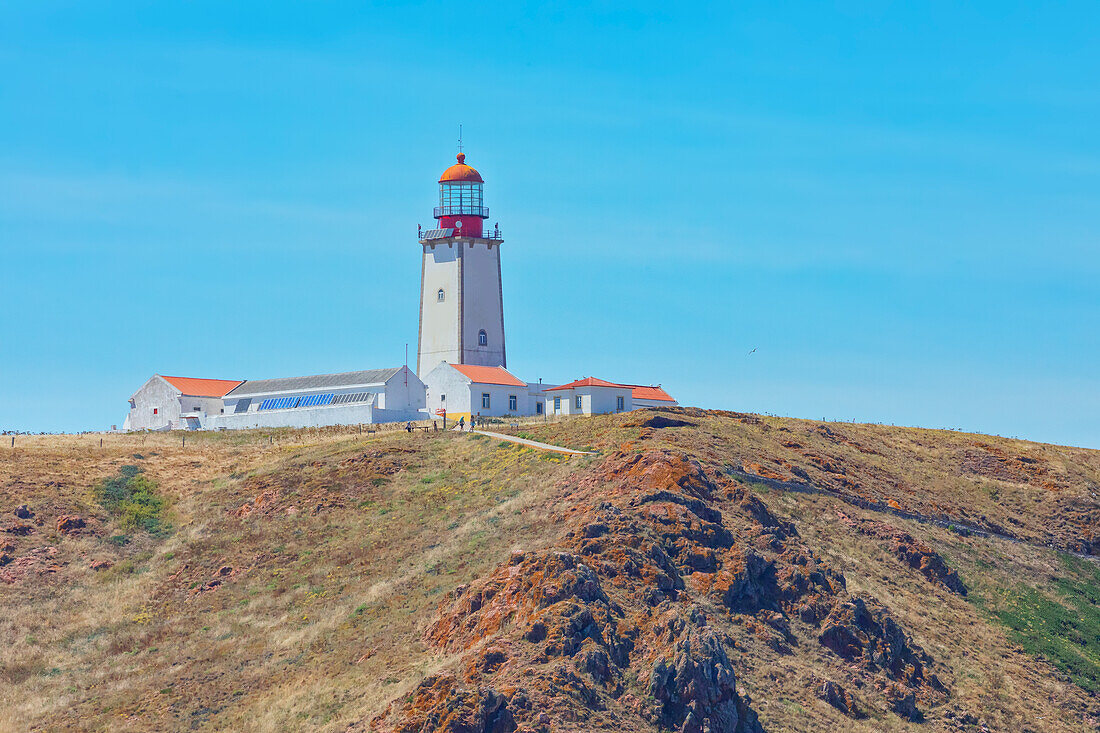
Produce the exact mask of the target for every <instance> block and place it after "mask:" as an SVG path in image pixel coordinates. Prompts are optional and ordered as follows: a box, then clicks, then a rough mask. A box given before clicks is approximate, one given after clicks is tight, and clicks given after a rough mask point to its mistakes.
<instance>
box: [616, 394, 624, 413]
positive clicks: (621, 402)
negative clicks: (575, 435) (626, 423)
mask: <svg viewBox="0 0 1100 733" xmlns="http://www.w3.org/2000/svg"><path fill="white" fill-rule="evenodd" d="M625 402H626V400H625V398H623V397H616V398H615V409H616V410H619V411H620V412H621V411H622V410H623V407H624V403H625Z"/></svg>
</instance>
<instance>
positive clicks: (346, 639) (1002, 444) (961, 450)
mask: <svg viewBox="0 0 1100 733" xmlns="http://www.w3.org/2000/svg"><path fill="white" fill-rule="evenodd" d="M637 417H638V416H637V414H633V415H626V416H607V417H601V418H591V419H572V420H563V421H559V422H556V423H552V422H538V421H525V422H524V423H523V424H522V425H520V426H519V427H518V428H515V429H510V428H508V427H507V426H503V427H502V426H493V429H496V430H501V429H503V430H504V431H508V432H513V433H524V434H527V435H530V436H531V437H533V438H535V439H537V440H543V441H546V442H550V443H555V444H558V445H563V446H566V447H570V448H575V449H585V450H592V449H594V450H596V451H598V452H599V453H601V454H603V455H607V454H610V453H612V452H616V451H620V450H626V451H628V452H629V451H635V450H644V449H650V448H654V447H660V448H667V449H670V450H673V451H675V452H682V453H686V454H690V455H691V456H694V457H696V458H698V460H700V461H701V462H703V463H704V464H705V465H707V466H708V467H710V468H711V470H714V471H716V472H721V471H722V470H724V468H725V467H735V468H741V467H742V466H745V465H747V464H759V465H761V466H763V467H764V468H767V469H769V470H774V471H775V472H777V473H778V474H781V475H785V476H786V475H791V471H792V470H793V469H795V468H797V469H799V470H802V471H804V472H805V473H806V474H807V475H808V476H809V477H810V479H811V480H812V481H815V482H832V483H829V485H830V486H835V487H837V488H838V490H839V491H841V492H843V491H847V492H849V498H852V497H862V498H866V499H873V500H881V501H887V500H892V501H894V502H897V503H898V504H899V506H903V507H905V508H907V509H912V510H914V511H920V512H924V513H929V514H936V513H940V514H948V515H955V514H958V515H959V516H965V517H966V518H968V519H970V520H973V521H981V518H983V517H984V518H985V519H986V520H987V521H991V522H995V523H997V524H998V525H1000V526H1003V527H1005V528H1006V529H1008V530H1011V531H1012V532H1013V533H1015V534H1017V535H1019V536H1020V537H1022V538H1024V539H1027V540H1032V541H1035V542H1036V543H1038V544H1042V543H1043V542H1045V541H1048V540H1051V539H1053V540H1058V541H1061V540H1062V539H1065V538H1067V537H1070V536H1071V535H1072V534H1073V532H1080V531H1081V529H1082V527H1084V528H1087V527H1088V526H1089V523H1090V522H1092V521H1093V519H1092V517H1094V516H1095V514H1090V513H1089V512H1090V511H1093V510H1094V509H1095V508H1096V506H1097V504H1096V497H1095V494H1096V493H1097V491H1098V488H1097V487H1100V453H1097V452H1096V451H1086V450H1081V449H1074V448H1064V447H1059V446H1049V445H1041V444H1035V443H1025V442H1020V441H1009V440H1005V439H998V438H989V437H985V436H973V435H966V434H961V433H951V432H945V431H929V430H919V429H905V428H887V427H882V426H875V425H849V424H843V425H829V426H827V427H828V428H829V431H822V430H821V426H820V424H818V423H813V422H807V421H798V420H787V419H782V418H759V417H755V416H738V415H731V414H726V415H723V414H714V413H708V414H705V415H704V414H689V415H684V416H682V417H683V418H684V419H688V420H690V421H692V422H693V423H696V425H695V426H693V427H677V428H666V429H651V428H645V427H641V426H639V425H637V424H636V423H637ZM101 437H103V438H104V445H103V447H102V448H101V447H100V445H99V440H100V438H101ZM792 445H797V446H798V447H791V446H792ZM983 446H985V447H983ZM991 451H993V452H992V453H991ZM997 452H1001V453H1003V454H1004V455H1007V456H1010V457H1024V458H1027V459H1029V460H1033V461H1035V463H1034V464H1033V463H1027V462H1024V463H1018V462H1012V461H1008V462H1007V463H1006V462H1005V460H1004V459H1001V458H996V457H994V458H992V459H987V458H983V456H987V455H995V456H996V455H999V453H997ZM814 456H816V457H817V460H819V461H825V462H832V463H834V464H836V465H838V466H841V467H842V468H843V470H844V474H842V475H843V476H844V477H845V479H846V480H848V481H850V482H851V483H852V484H854V486H853V487H848V488H845V487H844V486H843V485H842V484H839V483H837V481H838V480H839V479H838V476H840V474H831V473H829V472H827V471H823V470H822V469H821V468H820V465H819V464H818V463H815V462H814V460H815V459H814V458H813V457H814ZM599 460H600V458H599V456H595V457H575V458H566V457H564V456H560V455H551V454H546V453H541V452H538V451H535V450H532V449H528V448H522V447H519V446H515V445H510V444H504V445H502V444H501V443H500V441H497V440H491V439H479V438H478V437H476V436H470V435H459V434H454V433H446V434H443V433H430V434H417V435H413V436H411V437H410V436H408V435H407V434H406V433H404V432H395V431H390V432H382V433H378V434H373V435H368V434H363V435H360V434H359V433H358V431H357V430H355V429H352V430H346V429H320V430H308V431H291V430H279V431H266V432H259V431H246V432H238V433H222V434H188V435H187V445H186V447H184V446H183V445H182V436H181V435H180V434H150V435H130V436H118V435H108V436H99V435H82V436H20V437H18V438H17V441H16V449H15V450H14V451H12V450H11V449H10V448H8V447H6V446H5V447H4V448H3V451H2V453H0V485H2V486H3V496H4V497H5V498H4V502H3V504H0V512H2V513H3V515H2V518H0V527H6V526H8V525H10V524H12V523H13V522H15V521H16V520H15V517H14V515H13V514H12V513H11V512H12V509H14V508H15V506H17V505H19V504H24V503H25V504H27V505H28V506H29V507H30V508H31V509H32V510H33V511H34V512H35V514H36V520H41V525H38V524H37V523H34V522H32V524H34V527H33V532H32V533H31V534H29V535H26V536H21V535H12V534H10V533H0V545H3V544H10V545H11V546H12V548H11V549H10V550H9V551H6V552H7V554H8V555H10V556H11V557H13V558H15V559H17V560H18V559H19V558H31V559H32V560H33V562H30V563H29V564H27V567H29V571H27V572H26V573H25V574H24V575H21V576H19V577H18V578H17V579H15V580H14V582H11V583H8V584H5V583H0V642H2V644H3V650H2V651H0V729H3V730H13V731H16V730H18V731H22V730H60V729H78V730H100V729H111V730H176V729H190V728H209V729H228V730H257V731H260V730H271V731H274V730H343V729H345V728H347V727H348V726H349V725H350V724H354V723H363V722H364V721H369V720H370V719H371V718H372V717H373V716H374V715H376V714H377V713H379V712H381V711H382V710H383V709H384V708H385V707H386V705H388V704H389V703H390V702H391V701H393V700H395V699H397V698H399V697H400V696H402V695H404V694H406V693H407V692H409V691H410V690H411V689H412V688H413V687H414V686H415V685H416V684H417V683H418V682H419V681H420V680H421V679H423V677H425V676H426V675H428V674H431V673H432V672H434V671H437V670H439V669H443V668H446V667H447V666H448V664H450V663H451V660H450V659H449V658H447V657H445V656H441V655H440V654H439V653H438V652H437V651H436V650H433V649H429V648H426V647H425V645H424V644H423V643H422V641H421V637H420V634H421V630H422V628H423V626H424V624H425V623H427V622H428V621H430V620H431V618H432V617H433V615H434V612H435V608H436V606H437V604H438V603H439V601H440V599H441V598H442V597H443V595H444V594H445V593H446V592H447V591H449V590H451V589H452V588H454V587H455V586H457V585H459V584H463V583H468V582H470V581H472V580H474V579H475V578H478V577H481V576H483V575H485V574H486V573H487V572H488V571H489V570H490V569H491V568H492V567H494V566H495V565H496V564H497V563H499V562H500V561H501V560H502V559H503V558H505V557H506V556H507V554H508V553H509V552H510V551H511V550H513V549H532V548H535V547H539V546H541V545H545V544H548V543H550V542H552V541H553V540H554V539H555V538H556V536H557V532H558V526H559V524H558V522H559V520H560V517H561V514H562V512H563V511H564V509H565V508H567V506H568V504H569V497H568V496H567V495H564V494H563V493H562V491H563V490H562V489H561V488H560V486H561V479H563V478H564V477H565V476H566V475H568V474H569V473H571V472H574V471H583V470H585V469H586V468H587V467H588V466H591V465H593V464H594V463H596V462H598V461H599ZM983 461H984V462H983ZM127 464H134V465H139V466H141V468H142V469H143V471H144V472H145V475H147V476H149V477H150V478H151V479H153V480H154V481H156V483H157V486H158V491H159V492H160V493H161V494H162V495H163V496H165V497H166V498H167V499H168V508H167V513H166V517H167V521H169V522H170V524H171V526H172V529H171V531H170V532H169V533H168V534H167V535H166V536H163V537H158V536H153V535H150V534H148V533H143V532H134V531H129V532H123V531H122V528H121V527H120V526H119V524H118V520H117V519H116V518H115V517H113V516H112V515H110V514H108V513H107V512H106V511H105V510H104V509H103V507H102V506H100V505H99V503H97V502H96V501H95V498H94V496H93V493H92V487H93V485H94V483H95V482H96V481H97V480H99V479H102V478H104V477H107V476H111V475H114V474H115V473H116V472H117V471H118V470H119V468H120V467H121V466H124V465H127ZM1033 465H1038V466H1040V467H1041V471H1040V473H1037V474H1013V473H1012V471H1013V470H1016V469H1017V467H1019V466H1023V467H1024V468H1021V469H1020V470H1024V469H1027V470H1038V469H1030V468H1028V467H1030V466H1033ZM1006 466H1007V468H1006ZM983 471H984V473H983ZM998 472H1000V473H999V474H998ZM1044 484H1045V485H1044ZM761 496H762V498H764V499H765V501H766V502H767V503H768V504H769V506H770V507H771V508H772V509H773V510H774V511H776V512H777V513H780V514H783V515H785V516H787V517H789V518H790V519H792V520H793V521H795V522H796V524H797V526H798V529H799V532H800V533H801V535H802V537H803V539H804V541H805V542H806V543H807V544H808V545H810V546H811V547H813V548H814V551H815V552H817V553H818V554H820V555H823V556H825V557H827V558H828V559H829V561H830V562H832V563H834V564H835V565H836V566H837V567H838V568H840V569H841V570H843V572H844V574H845V576H846V578H847V580H848V583H849V587H850V588H852V589H856V590H863V591H866V592H868V593H870V594H872V595H874V596H876V597H877V598H879V599H880V600H881V601H882V602H883V603H885V604H886V605H887V606H888V607H889V608H890V610H891V612H892V613H893V614H894V616H895V617H896V618H898V620H899V621H900V622H901V623H902V624H903V625H904V626H905V627H906V629H908V630H909V631H910V633H911V634H912V635H913V636H914V638H915V639H916V640H917V642H918V643H920V644H921V645H922V646H924V648H925V649H926V650H927V651H928V652H929V653H930V654H932V656H933V657H934V658H935V659H936V660H937V667H936V670H935V671H936V673H937V674H939V675H940V676H941V677H942V678H943V679H944V680H945V681H948V682H949V684H950V685H951V686H952V689H953V694H952V698H951V699H950V700H949V702H948V703H947V704H946V705H945V706H944V708H943V709H942V710H938V711H932V713H931V714H930V719H929V723H927V724H925V725H924V727H923V728H922V727H921V726H918V725H916V724H910V723H905V722H902V721H901V720H900V719H899V718H898V717H897V716H894V715H891V714H886V713H885V712H882V711H874V710H871V711H869V712H870V713H871V714H870V716H869V717H868V718H867V719H864V720H862V721H850V720H848V719H846V718H844V717H843V716H841V715H840V714H839V713H838V712H837V711H835V710H833V709H832V708H830V707H829V706H827V705H826V704H825V703H823V702H821V701H819V700H817V699H816V698H815V697H814V696H813V694H812V692H811V691H810V689H809V688H808V687H807V683H806V680H807V679H809V678H810V677H811V676H813V675H817V676H825V677H828V676H830V675H834V674H835V675H836V676H837V677H840V676H841V675H842V674H843V669H842V667H841V666H840V665H839V662H838V660H837V658H836V657H833V656H831V655H830V654H829V653H828V652H827V651H825V650H824V649H821V648H800V649H798V650H796V653H795V654H791V655H780V654H777V653H773V652H771V651H770V650H768V649H767V648H761V647H758V646H752V644H751V640H748V639H746V640H744V641H745V647H744V649H743V651H742V652H741V653H739V655H738V657H737V660H736V663H737V664H738V665H739V676H740V679H741V683H742V684H744V685H745V687H746V688H747V689H748V690H749V691H750V693H751V695H752V697H753V700H754V703H753V706H754V708H755V709H756V710H757V711H758V712H759V713H760V716H761V719H762V721H763V722H764V724H765V728H766V729H767V730H769V731H782V730H790V731H796V730H811V729H812V730H835V729H839V728H846V729H850V730H852V731H888V730H910V729H912V730H922V729H928V726H929V725H930V726H931V727H932V729H938V728H939V727H941V726H942V725H944V722H943V721H944V717H943V713H945V712H946V711H947V710H957V711H971V712H975V713H978V714H980V715H981V716H982V717H983V718H984V719H985V721H986V722H987V723H988V724H989V725H990V727H991V729H993V730H1034V731H1040V730H1042V731H1077V730H1087V729H1088V724H1087V722H1086V721H1087V717H1086V716H1087V715H1090V714H1092V715H1095V714H1096V712H1095V711H1096V701H1095V699H1092V698H1090V697H1089V695H1088V694H1086V693H1084V692H1083V691H1082V690H1081V689H1080V688H1078V687H1076V686H1075V685H1073V684H1071V683H1070V682H1068V680H1067V678H1066V677H1065V676H1064V675H1063V674H1061V673H1059V672H1058V671H1057V670H1056V669H1055V668H1054V667H1053V666H1052V665H1050V664H1048V663H1047V662H1045V661H1043V659H1041V658H1039V657H1036V656H1032V655H1030V654H1028V653H1026V652H1024V651H1023V649H1022V648H1021V647H1020V646H1019V645H1018V644H1016V643H1014V642H1012V641H1010V640H1009V638H1008V632H1007V630H1006V629H1005V627H1004V626H1003V625H1001V624H1000V623H998V622H997V621H996V619H995V618H994V617H993V616H992V615H991V612H990V610H989V606H982V605H981V603H979V602H976V601H979V600H981V599H986V600H987V601H989V602H992V601H993V600H995V599H996V597H997V592H998V591H999V590H1001V589H1004V588H1007V587H1011V586H1013V585H1014V584H1019V583H1028V584H1031V585H1032V586H1034V587H1036V588H1039V589H1041V590H1043V591H1044V592H1050V593H1054V592H1055V591H1056V590H1057V589H1056V587H1055V582H1054V580H1052V579H1057V578H1059V577H1063V576H1064V575H1065V572H1066V570H1065V564H1064V563H1063V562H1061V561H1060V560H1059V559H1058V556H1057V553H1056V552H1055V551H1054V550H1051V549H1039V548H1036V547H1034V546H1032V545H1026V544H1017V543H1012V542H1007V541H1003V540H996V539H984V538H980V537H976V536H970V537H965V536H962V535H959V534H957V533H955V532H951V531H948V530H946V529H941V528H939V527H936V526H933V525H927V524H918V523H916V522H910V521H906V520H902V519H899V518H896V517H889V516H883V515H881V514H878V513H875V512H863V511H861V510H858V509H854V508H853V507H852V506H850V505H849V504H847V503H845V502H844V501H843V500H842V499H839V498H831V497H823V496H812V495H804V494H790V493H783V492H780V491H778V490H770V489H768V490H762V493H761ZM242 507H246V508H247V511H243V512H242V511H241V509H242ZM1068 508H1072V509H1074V510H1075V511H1076V510H1080V512H1081V514H1080V516H1079V517H1078V518H1077V519H1072V521H1071V518H1067V517H1070V515H1071V514H1072V512H1070V511H1068ZM837 510H843V511H845V512H847V513H849V514H852V515H855V516H867V517H875V518H877V519H880V520H881V519H885V520H887V521H889V522H890V523H892V524H894V525H896V526H898V527H900V528H902V529H904V530H905V531H907V532H909V533H911V534H912V535H914V536H915V537H917V538H918V539H921V540H923V541H924V542H927V543H929V544H931V545H932V546H933V547H935V548H936V549H937V550H938V551H939V552H940V553H941V554H942V555H944V557H945V558H946V559H947V560H948V561H949V562H950V563H951V564H952V565H953V566H955V567H956V568H957V569H958V571H959V573H960V575H961V576H962V577H963V579H964V580H965V581H966V583H967V584H968V585H969V586H970V587H971V589H972V591H973V592H972V594H971V596H972V600H968V599H964V598H960V597H958V596H955V595H953V594H951V593H949V592H947V591H945V590H943V589H941V588H939V587H938V586H934V585H932V584H930V583H928V582H927V581H925V580H924V579H923V577H922V576H920V574H919V573H917V572H916V571H913V570H910V569H909V568H907V567H905V566H902V565H901V564H900V563H899V562H898V561H897V559H896V558H895V557H894V556H893V555H892V554H890V553H889V552H888V551H887V550H886V549H885V548H884V547H883V546H881V545H880V544H879V543H878V541H877V540H875V539H873V538H870V537H867V536H864V535H859V534H856V533H854V532H852V531H851V530H849V529H847V528H846V527H845V526H844V525H843V524H842V523H840V522H839V521H837V520H836V519H835V517H836V512H837ZM61 514H79V515H80V516H81V517H83V518H85V519H86V520H87V522H88V526H87V527H86V528H85V530H84V531H83V532H82V533H81V534H77V535H63V534H61V533H59V532H58V531H57V530H56V520H57V517H58V516H60V515H61ZM238 515H240V516H238ZM1074 516H1076V515H1074ZM1093 529H1095V526H1093ZM121 535H126V542H125V544H122V540H119V539H114V540H112V538H118V537H120V536H121ZM97 560H105V561H108V562H110V563H111V564H112V566H111V568H110V569H108V570H92V569H91V568H90V564H91V563H92V562H93V561H97ZM16 565H17V563H11V564H9V565H7V566H6V567H4V568H0V572H5V571H8V572H10V571H12V569H13V567H15V566H16ZM222 568H228V570H226V571H224V574H223V571H222ZM215 581H216V583H215ZM857 695H858V692H857Z"/></svg>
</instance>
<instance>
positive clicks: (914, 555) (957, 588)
mask: <svg viewBox="0 0 1100 733" xmlns="http://www.w3.org/2000/svg"><path fill="white" fill-rule="evenodd" d="M837 516H838V517H839V518H840V521H841V522H843V523H844V524H845V525H847V526H849V527H851V528H852V529H854V530H855V531H857V532H859V533H861V534H864V535H868V536H870V537H875V538H877V539H879V540H883V542H884V544H885V545H886V547H887V549H889V550H890V551H891V552H892V553H893V554H894V555H895V556H896V557H897V558H898V559H899V560H901V561H902V562H904V563H905V564H906V565H908V566H909V567H911V568H913V569H914V570H917V571H919V572H920V574H921V575H923V576H924V577H925V578H927V579H928V580H929V581H930V582H932V583H936V584H937V585H941V586H943V587H944V588H946V589H947V590H949V591H951V592H952V593H957V594H959V595H961V596H965V595H966V592H967V591H966V585H965V584H964V583H963V582H962V580H961V579H960V578H959V574H958V573H957V572H955V570H954V569H952V568H950V567H948V565H947V563H946V562H945V561H944V559H943V557H941V556H940V554H939V553H938V552H936V551H935V550H933V549H932V548H931V547H929V546H928V545H926V544H925V543H923V542H919V541H917V540H916V539H914V538H913V537H912V535H909V534H908V533H906V532H903V531H901V530H900V529H898V528H897V527H893V526H891V525H889V524H886V523H885V522H877V521H874V520H871V519H856V518H853V517H850V516H848V515H847V514H845V513H844V512H837Z"/></svg>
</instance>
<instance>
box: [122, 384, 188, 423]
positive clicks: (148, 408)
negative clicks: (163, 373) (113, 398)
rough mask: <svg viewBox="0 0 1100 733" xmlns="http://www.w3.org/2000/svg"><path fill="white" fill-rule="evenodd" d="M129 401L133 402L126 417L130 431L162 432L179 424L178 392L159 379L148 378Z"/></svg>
mask: <svg viewBox="0 0 1100 733" xmlns="http://www.w3.org/2000/svg"><path fill="white" fill-rule="evenodd" d="M130 399H131V400H133V407H131V408H130V414H129V416H128V419H129V427H130V430H163V429H164V428H167V427H175V426H176V425H178V424H179V420H180V401H179V390H177V389H176V388H175V387H173V386H172V385H170V384H168V382H166V381H164V380H163V379H161V378H160V377H157V376H154V377H150V378H149V381H147V382H146V383H145V384H143V385H142V386H141V389H139V390H138V391H137V392H135V393H134V396H133V397H131V398H130ZM154 409H156V411H157V414H156V415H154V414H153V410H154Z"/></svg>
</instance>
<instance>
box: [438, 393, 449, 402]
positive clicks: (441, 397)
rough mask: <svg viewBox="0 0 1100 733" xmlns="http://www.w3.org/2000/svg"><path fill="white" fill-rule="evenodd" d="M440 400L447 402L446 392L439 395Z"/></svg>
mask: <svg viewBox="0 0 1100 733" xmlns="http://www.w3.org/2000/svg"><path fill="white" fill-rule="evenodd" d="M439 401H440V402H446V401H447V395H445V394H441V395H439Z"/></svg>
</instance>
